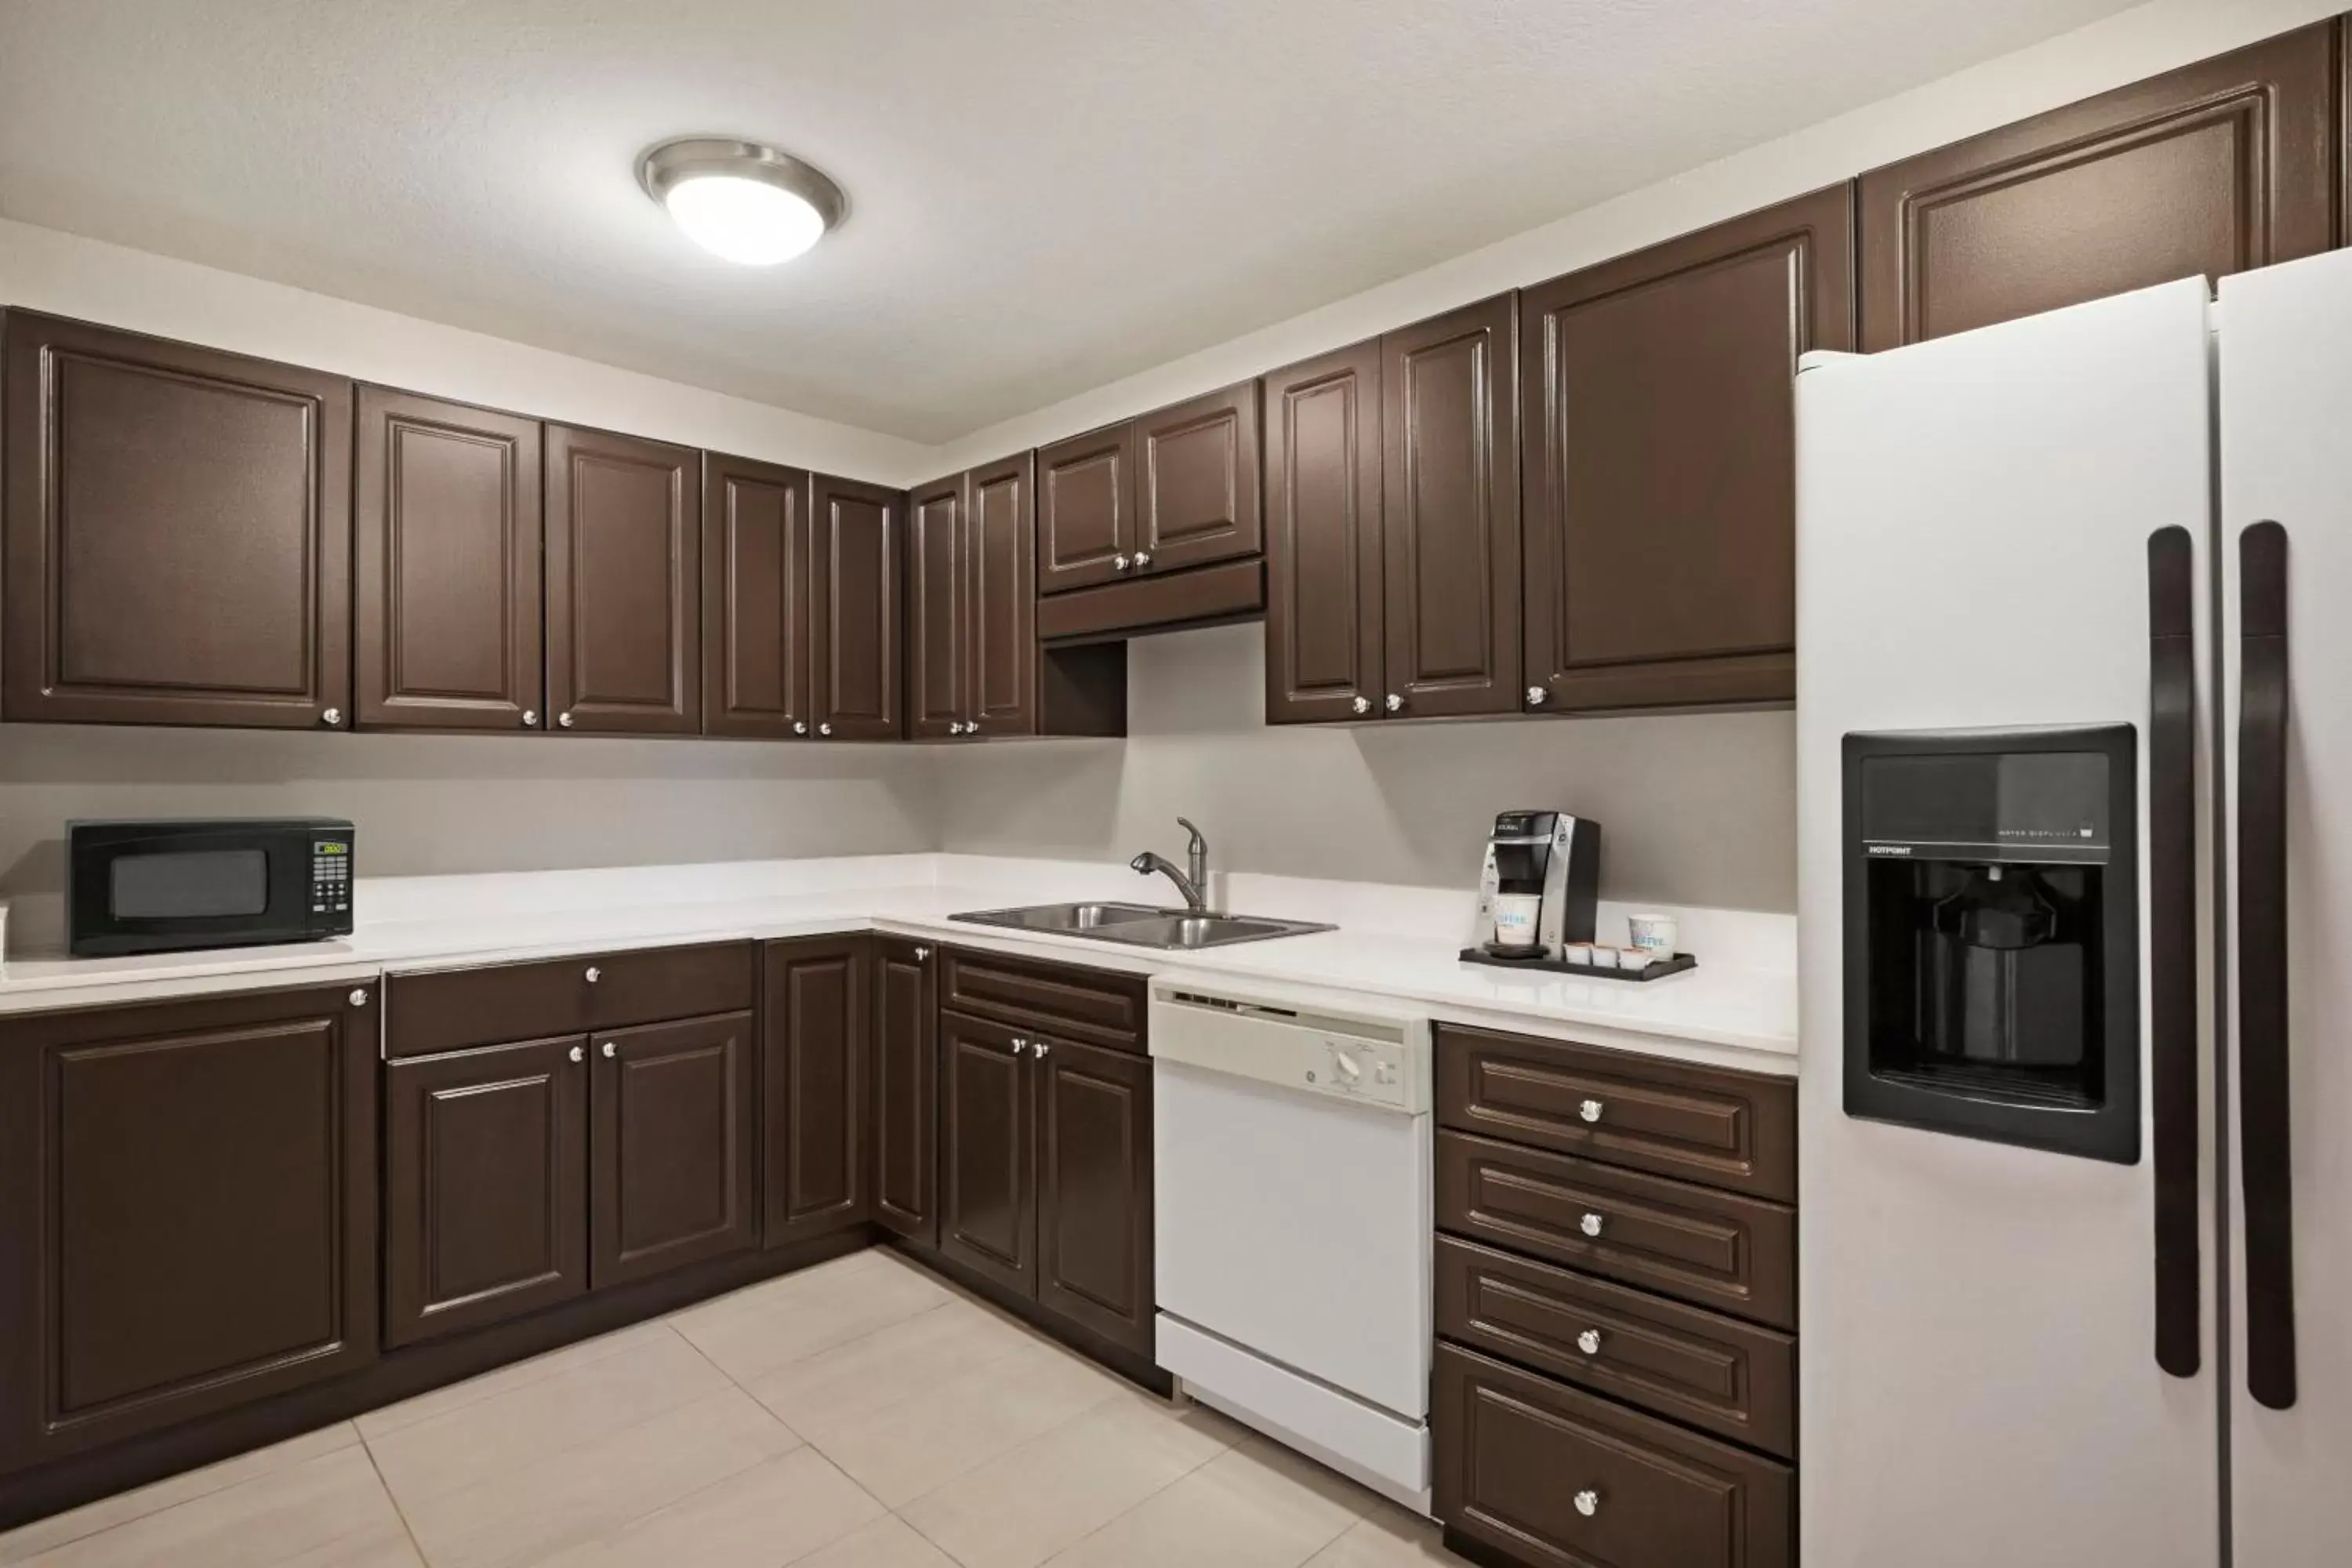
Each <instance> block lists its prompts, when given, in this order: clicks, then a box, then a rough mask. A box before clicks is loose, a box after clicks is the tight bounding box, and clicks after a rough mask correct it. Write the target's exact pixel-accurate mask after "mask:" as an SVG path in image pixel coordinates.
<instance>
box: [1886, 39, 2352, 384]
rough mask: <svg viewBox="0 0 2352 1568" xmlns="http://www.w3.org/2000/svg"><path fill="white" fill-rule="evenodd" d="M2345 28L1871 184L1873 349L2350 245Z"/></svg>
mask: <svg viewBox="0 0 2352 1568" xmlns="http://www.w3.org/2000/svg"><path fill="white" fill-rule="evenodd" d="M2339 89H2340V83H2339V80H2338V77H2337V67H2336V23H2335V22H2332V21H2330V22H2321V23H2318V24H2316V25H2315V26H2309V27H2305V28H2304V29H2302V30H2301V31H2299V32H2294V33H2287V34H2284V35H2283V36H2281V37H2275V38H2272V39H2269V40H2267V41H2265V42H2263V43H2260V44H2256V45H2254V46H2253V47H2250V48H2244V49H2240V50H2238V51H2237V52H2235V53H2233V54H2227V55H2221V56H2219V57H2217V58H2212V59H2208V60H2200V61H2199V62H2198V63H2196V64H2195V65H2190V66H2184V67H2182V68H2180V69H2179V70H2175V71H2168V72H2166V73H2165V74H2164V75H2162V76H2158V77H2151V78H2149V79H2147V80H2146V81H2142V82H2136V83H2134V84H2133V85H2131V86H2129V87H2125V88H2118V89H2116V90H2115V91H2113V92H2107V93H2102V94H2100V95H2099V96H2098V97H2096V98H2092V99H2086V100H2084V101H2082V102H2080V103H2076V104H2071V105H2069V106H2067V107H2066V108H2064V109H2058V110H2052V111H2051V112H2049V113H2047V114H2041V115H2036V116H2035V117H2034V118H2032V119H2031V120H2025V121H2019V122H2018V123H2016V124H2014V125H2009V126H2004V127H2002V128H2001V129H2000V130H1998V131H1990V132H1985V133H1984V134H1983V135H1981V136H1976V137H1971V138H1970V139H1969V140H1968V141H1966V142H1955V143H1954V144H1952V145H1951V146H1948V147H1944V148H1939V149H1938V150H1937V151H1936V152H1933V153H1922V154H1921V155H1920V156H1918V157H1916V158H1908V159H1906V160H1904V161H1903V162H1902V163H1892V164H1889V165H1887V166H1886V167H1885V168H1883V169H1877V170H1874V171H1872V172H1871V173H1869V174H1864V175H1863V176H1862V183H1861V187H1860V189H1861V225H1862V346H1863V348H1864V350H1866V351H1868V352H1872V353H1875V352H1877V351H1878V350H1880V349H1890V348H1894V347H1896V346H1897V345H1899V344H1902V343H1911V342H1921V341H1923V340H1925V339H1927V338H1937V337H1943V336H1945V335H1946V334H1948V333H1951V332H1964V331H1968V330H1969V329H1970V328H1972V327H1982V326H1989V325H1990V324H1991V323H1993V322H1995V321H2010V320H2012V319H2014V318H2016V317H2019V316H2031V315H2034V314H2036V313H2038V312H2040V311H2042V310H2056V309H2058V308H2059V307H2061V306H2064V305H2076V304H2081V303H2082V302H2083V301H2084V300H2096V299H2101V298H2104V297H2105V296H2106V295H2109V294H2120V293H2123V292H2125V291H2126V290H2128V289H2140V288H2146V287H2147V286H2149V285H2152V284H2157V283H2168V282H2171V281H2172V280H2173V279H2178V278H2186V277H2189V276H2192V275H2194V274H2196V273H2200V272H2202V273H2204V274H2205V275H2206V276H2207V277H2209V278H2219V277H2221V276H2224V275H2225V274H2228V273H2231V272H2242V271H2246V270H2248V269H2250V268H2257V267H2267V266H2269V265H2271V264H2272V263H2273V262H2278V261H2289V260H2293V259H2294V258H2296V257H2299V256H2309V255H2313V254H2315V253H2316V252H2318V251H2322V250H2326V249H2327V248H2328V247H2330V246H2332V245H2334V244H2335V243H2336V225H2337V215H2336V205H2337V201H2338V191H2339V181H2340V180H2341V178H2342V174H2341V168H2342V162H2343V157H2344V153H2343V149H2342V146H2341V145H2340V142H2341V137H2342V130H2343V127H2342V124H2341V121H2340V119H2339V110H2338V107H2337V105H2338V92H2339Z"/></svg>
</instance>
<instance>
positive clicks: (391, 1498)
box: [352, 1421, 433, 1568]
mask: <svg viewBox="0 0 2352 1568" xmlns="http://www.w3.org/2000/svg"><path fill="white" fill-rule="evenodd" d="M352 1431H353V1432H357V1433H359V1439H360V1452H361V1453H362V1454H365V1455H366V1456H367V1462H368V1468H369V1469H371V1470H373V1471H374V1472H375V1484H376V1485H377V1486H380V1487H382V1488H383V1500H384V1501H386V1502H388V1503H390V1504H391V1505H392V1517H393V1518H394V1519H396V1520H398V1521H400V1531H401V1533H402V1534H403V1535H405V1536H407V1537H408V1547H409V1550H410V1551H412V1552H415V1553H416V1561H417V1562H419V1563H423V1564H425V1568H432V1563H433V1559H432V1558H430V1557H428V1556H426V1555H425V1542H422V1541H419V1540H418V1539H417V1538H416V1527H415V1525H413V1524H411V1523H409V1522H408V1510H406V1509H404V1508H403V1507H401V1506H400V1495H399V1494H398V1493H397V1492H394V1490H393V1489H392V1482H390V1481H389V1480H387V1479H384V1474H383V1466H382V1465H380V1464H378V1463H376V1458H375V1450H374V1449H373V1447H369V1446H368V1439H367V1434H366V1433H364V1432H360V1429H359V1423H358V1422H356V1421H354V1422H352Z"/></svg>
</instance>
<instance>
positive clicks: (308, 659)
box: [0, 310, 352, 729]
mask: <svg viewBox="0 0 2352 1568" xmlns="http://www.w3.org/2000/svg"><path fill="white" fill-rule="evenodd" d="M5 332H6V346H5V387H0V408H5V435H0V475H5V479H0V534H5V609H6V616H5V618H6V633H5V643H6V647H5V661H0V662H5V688H0V717H5V718H7V719H10V720H13V721H18V722H48V723H58V722H83V723H116V724H219V725H246V726H254V727H264V728H272V729H311V728H318V727H321V726H328V725H339V724H342V723H347V722H348V721H349V715H350V710H351V684H352V667H351V658H352V640H351V631H352V491H351V483H352V384H351V383H350V382H349V381H347V380H345V379H344V378H343V377H341V376H338V375H325V374H320V373H319V372H317V371H311V370H301V369H298V368H296V367H294V366H292V365H283V364H273V363H269V362H268V361H266V360H257V359H247V358H246V357H244V356H243V355H241V354H229V353H218V352H216V351H215V350H212V349H202V348H196V347H194V346H192V345H190V344H186V343H174V342H164V341H163V340H162V339H158V338H147V337H141V336H138V335H137V334H135V333H131V332H119V331H112V330H110V329H109V328H105V327H98V326H91V325H89V324H87V323H85V322H80V321H59V320H58V319H56V318H54V317H49V316H41V315H36V314H33V313H32V312H30V311H26V310H12V311H10V312H8V313H7V320H6V327H5ZM330 713H332V714H333V715H334V717H333V718H331V719H330V718H329V717H328V715H329V714H330Z"/></svg>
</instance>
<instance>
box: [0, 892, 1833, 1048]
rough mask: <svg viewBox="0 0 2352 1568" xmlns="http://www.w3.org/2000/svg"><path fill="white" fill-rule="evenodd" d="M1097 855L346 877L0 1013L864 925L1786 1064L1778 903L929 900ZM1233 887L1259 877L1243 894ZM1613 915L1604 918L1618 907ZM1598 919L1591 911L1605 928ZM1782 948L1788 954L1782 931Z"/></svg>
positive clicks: (1791, 1003) (27, 969)
mask: <svg viewBox="0 0 2352 1568" xmlns="http://www.w3.org/2000/svg"><path fill="white" fill-rule="evenodd" d="M762 872H764V873H765V874H761V873H762ZM1117 874H1118V877H1119V878H1120V879H1119V880H1108V879H1107V875H1108V870H1107V868H1098V867H1071V866H1068V865H1066V864H1058V863H1053V862H1026V863H1024V862H1007V861H979V860H966V859H965V858H960V857H947V856H892V857H873V858H868V859H866V860H865V861H862V862H852V861H816V862H806V863H793V862H769V863H758V864H756V865H753V866H737V867H723V868H702V867H678V868H632V869H629V870H625V871H614V872H602V871H598V872H522V873H513V874H510V875H507V876H480V877H446V878H401V879H376V881H375V882H373V884H372V883H371V882H370V881H367V880H362V883H361V884H360V889H359V897H358V899H357V900H355V901H356V902H358V903H360V905H361V906H362V910H369V909H374V910H379V911H381V913H382V914H383V915H384V916H387V917H389V918H371V919H365V920H363V921H362V922H361V923H360V924H359V926H358V929H357V930H356V931H354V932H353V934H352V936H351V937H349V938H346V939H341V940H337V941H331V942H303V943H299V944H292V945H287V946H278V947H252V948H230V949H218V950H211V951H206V952H190V953H163V954H154V955H148V956H142V957H133V958H103V959H70V958H65V957H58V956H45V955H39V954H33V955H24V956H16V955H12V956H10V957H9V958H8V959H7V960H6V962H5V964H0V1013H11V1012H26V1011H34V1010H42V1009H51V1008H58V1007H80V1006H96V1005H111V1004H117V1003H122V1002H134V1001H146V1000H153V999H157V998H162V997H169V996H180V995H192V994H203V993H207V992H217V991H223V990H239V989H251V988H253V987H256V986H262V985H289V984H343V983H346V982H353V981H363V980H373V978H374V977H376V976H378V975H380V974H383V973H398V972H402V971H415V970H424V969H436V968H452V967H458V966H463V965H469V964H476V963H504V962H510V961H513V960H518V959H530V958H547V957H561V956H564V955H568V954H574V953H590V952H604V951H612V950H616V949H625V948H631V947H647V946H661V945H668V944H675V943H681V942H715V941H735V940H742V939H752V940H765V939H769V938H778V937H794V936H816V935H827V934H835V933H839V932H845V931H866V930H878V931H893V932H897V933H898V934H901V935H906V936H910V937H919V938H928V939H929V940H932V941H936V942H952V943H955V944H957V945H959V946H963V947H972V948H981V949H986V950H989V951H992V952H1012V953H1025V954H1029V955H1032V956H1036V957H1050V958H1053V959H1057V960H1060V961H1063V962H1066V963H1082V964H1087V965H1090V966H1092V967H1095V968H1099V969H1113V970H1121V971H1125V972H1128V973H1141V974H1161V973H1182V974H1185V975H1188V976H1193V977H1197V978H1200V979H1204V980H1205V979H1213V977H1215V976H1218V975H1232V976H1244V977H1247V978H1248V979H1250V980H1251V981H1253V982H1256V983H1262V984H1285V983H1287V984H1297V985H1302V986H1311V987H1316V988H1318V989H1322V990H1326V991H1334V992H1341V993H1353V994H1363V995H1367V996H1378V997H1382V998H1386V999H1389V1000H1391V1001H1396V1002H1404V1003H1409V1004H1413V1005H1417V1006H1420V1007H1423V1008H1425V1009H1426V1010H1427V1012H1428V1014H1429V1016H1431V1017H1432V1018H1433V1019H1435V1020H1438V1021H1440V1022H1446V1023H1455V1024H1465V1025H1471V1026H1484V1027H1491V1028H1499V1029H1510V1030H1517V1031H1520V1032H1523V1033H1530V1034H1539V1035H1552V1036H1559V1037H1574V1038H1577V1039H1580V1040H1583V1041H1587V1042H1589V1043H1591V1044H1595V1045H1603V1046H1612V1047H1619V1048H1622V1049H1630V1050H1636V1051H1641V1052H1643V1053H1645V1054H1649V1055H1656V1056H1666V1057H1674V1058H1682V1059H1687V1060H1698V1061H1706V1062H1711V1063H1715V1064H1717V1065H1721V1066H1730V1067H1741V1068H1749V1069H1751V1070H1759V1071H1765V1072H1778V1073H1786V1074H1793V1073H1794V1072H1795V1071H1796V1051H1797V984H1796V975H1795V973H1794V967H1793V962H1791V963H1790V965H1789V966H1788V967H1786V968H1782V967H1780V966H1779V965H1778V964H1777V963H1773V962H1772V961H1773V960H1774V959H1776V958H1777V957H1778V956H1779V947H1780V944H1778V943H1776V942H1773V941H1771V940H1769V936H1770V934H1771V933H1770V932H1769V928H1768V940H1766V941H1765V942H1761V943H1759V942H1755V941H1753V940H1749V933H1750V931H1752V927H1753V922H1759V921H1785V920H1787V917H1780V916H1752V915H1739V914H1732V915H1728V916H1726V915H1722V914H1720V913H1717V912H1713V911H1687V912H1685V916H1684V919H1685V925H1684V930H1685V939H1686V940H1685V943H1684V945H1685V947H1687V948H1692V949H1694V950H1696V952H1698V956H1699V965H1698V967H1697V968H1696V969H1695V970H1692V971H1690V972H1688V973H1684V974H1678V975H1675V976H1672V977H1670V978H1668V979H1664V980H1657V981H1649V982H1633V981H1609V980H1592V979H1582V978H1579V977H1575V976H1570V975H1563V974H1544V973H1528V972H1525V971H1516V970H1505V969H1498V968H1495V967H1492V966H1489V965H1482V964H1470V963H1462V962H1460V960H1459V959H1458V958H1457V957H1456V954H1457V953H1458V952H1459V951H1460V949H1461V947H1462V946H1463V945H1464V941H1463V937H1464V932H1463V931H1462V930H1460V929H1452V928H1451V927H1450V926H1449V924H1448V923H1446V921H1448V918H1449V916H1450V911H1451V910H1452V907H1453V902H1454V900H1453V899H1452V896H1451V895H1444V894H1433V893H1429V892H1427V891H1425V890H1418V889H1379V888H1375V887H1372V886H1370V885H1366V884H1310V883H1304V882H1295V881H1292V880H1291V879H1271V878H1246V877H1244V878H1234V879H1229V880H1228V882H1227V883H1226V884H1225V889H1224V897H1223V898H1222V899H1221V900H1219V901H1220V902H1221V903H1222V904H1228V905H1231V906H1232V907H1234V908H1236V909H1238V910H1242V911H1243V912H1246V913H1265V914H1279V915H1284V916H1288V917H1292V918H1298V919H1310V920H1312V919H1321V920H1326V921H1333V922H1334V923H1337V924H1338V925H1339V927H1340V929H1339V930H1337V931H1320V932H1311V933H1307V934H1304V935H1299V936H1291V937H1280V938H1276V939H1273V940H1270V941H1265V942H1244V943H1238V944H1235V945H1234V946H1230V947H1221V948H1212V949H1207V950H1203V951H1198V952H1181V953H1171V952H1160V951H1158V950H1154V949H1139V948H1131V947H1126V946H1122V945H1120V944H1118V943H1116V942H1098V941H1092V940H1088V939H1087V938H1083V937H1067V936H1056V935H1051V934H1046V933H1036V932H1025V931H1023V932H1014V931H1002V930H998V929H994V928H992V927H987V926H978V925H971V924H967V923H964V922H961V921H953V920H951V919H950V916H951V915H953V914H955V913H956V912H958V911H961V910H991V909H1001V908H1005V907H1008V906H1012V905H1016V904H1023V903H1034V902H1045V901H1048V900H1057V899H1067V898H1105V897H1115V898H1123V899H1127V900H1132V901H1139V902H1158V901H1160V900H1161V899H1162V898H1163V897H1164V893H1165V891H1166V889H1165V888H1164V887H1161V886H1156V885H1155V886H1139V885H1138V884H1137V883H1136V882H1135V881H1134V880H1133V879H1131V878H1129V877H1127V876H1126V874H1125V872H1124V869H1123V868H1118V872H1117ZM826 884H833V885H826ZM1252 893H1257V894H1259V895H1260V896H1259V897H1258V898H1256V899H1255V900H1254V899H1252V898H1251V897H1250V896H1249V895H1250V894H1252ZM1351 914H1353V915H1355V916H1356V917H1357V918H1355V919H1352V920H1351V919H1350V918H1349V916H1350V915H1351ZM1617 918H1618V919H1619V920H1620V921H1622V914H1620V915H1619V916H1618V917H1617ZM1735 921H1736V922H1749V924H1748V925H1743V926H1734V925H1733V924H1732V923H1731V922H1735ZM1465 923H1466V922H1465ZM1607 923H1608V911H1607V910H1604V914H1603V925H1604V931H1603V936H1604V939H1605V938H1606V936H1607V931H1606V926H1607ZM1710 925H1712V926H1713V928H1714V929H1715V930H1717V931H1718V932H1721V933H1722V934H1723V946H1724V949H1725V951H1724V952H1719V953H1717V954H1715V961H1714V962H1710V951H1711V950H1710V949H1709V948H1708V947H1707V946H1706V944H1705V943H1704V942H1700V941H1696V940H1691V939H1692V938H1693V937H1695V936H1696V933H1697V931H1702V930H1706V929H1707V928H1708V927H1709V926H1710ZM1735 937H1736V938H1737V940H1735ZM1785 947H1786V950H1787V952H1788V954H1789V957H1790V960H1791V961H1793V956H1794V942H1793V932H1792V931H1791V934H1790V941H1789V942H1787V943H1786V944H1785ZM1759 950H1760V951H1759ZM1743 961H1744V962H1743Z"/></svg>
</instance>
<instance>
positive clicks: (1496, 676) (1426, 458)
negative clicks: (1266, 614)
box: [1381, 294, 1519, 719]
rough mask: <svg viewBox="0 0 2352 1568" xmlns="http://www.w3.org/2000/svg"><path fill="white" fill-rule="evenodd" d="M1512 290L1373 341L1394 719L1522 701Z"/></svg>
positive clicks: (1386, 696)
mask: <svg viewBox="0 0 2352 1568" xmlns="http://www.w3.org/2000/svg"><path fill="white" fill-rule="evenodd" d="M1517 303H1518V300H1517V296H1516V295H1511V294H1506V295H1503V296H1501V297H1500V298H1498V299H1494V300H1486V301H1485V302H1483V303H1481V304H1476V305H1470V306H1466V307H1465V308H1464V309H1462V310H1455V311H1453V312H1451V313H1450V314H1447V315H1444V316H1440V317H1438V318H1436V319H1435V320H1433V321H1423V322H1421V323H1420V324H1418V325H1416V326H1411V327H1407V328H1405V329H1403V330H1402V331H1395V332H1391V333H1389V334H1388V335H1387V336H1386V337H1384V338H1382V339H1381V499H1382V505H1381V531H1382V537H1383V540H1384V542H1385V545H1386V549H1385V555H1386V560H1387V579H1386V584H1385V587H1386V591H1387V603H1386V616H1385V630H1386V633H1387V651H1388V689H1387V690H1386V691H1385V692H1383V693H1382V694H1381V707H1382V709H1383V710H1386V711H1387V712H1389V713H1390V714H1391V715H1392V716H1394V717H1396V718H1401V719H1417V718H1438V717H1443V716H1446V715H1450V714H1460V713H1508V712H1517V710H1518V708H1519V374H1518V342H1517V327H1516V323H1517Z"/></svg>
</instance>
